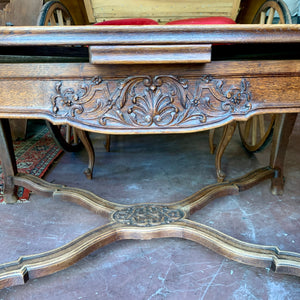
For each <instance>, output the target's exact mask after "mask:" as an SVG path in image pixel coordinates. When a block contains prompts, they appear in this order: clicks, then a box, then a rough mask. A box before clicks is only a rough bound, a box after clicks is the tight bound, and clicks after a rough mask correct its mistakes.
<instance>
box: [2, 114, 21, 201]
mask: <svg viewBox="0 0 300 300" xmlns="http://www.w3.org/2000/svg"><path fill="white" fill-rule="evenodd" d="M0 158H1V163H2V170H3V176H4V184H3V197H4V201H5V202H6V203H15V202H16V201H17V189H16V186H15V185H14V176H15V175H16V174H17V172H18V170H17V164H16V159H15V154H14V148H13V143H12V138H11V132H10V126H9V122H8V120H7V119H0Z"/></svg>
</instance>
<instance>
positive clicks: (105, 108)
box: [51, 75, 251, 128]
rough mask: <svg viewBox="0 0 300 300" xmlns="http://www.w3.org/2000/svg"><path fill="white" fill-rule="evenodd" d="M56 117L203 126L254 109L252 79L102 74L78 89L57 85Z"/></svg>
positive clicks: (135, 124) (122, 123)
mask: <svg viewBox="0 0 300 300" xmlns="http://www.w3.org/2000/svg"><path fill="white" fill-rule="evenodd" d="M55 91H56V94H55V95H53V96H52V98H51V101H52V106H53V112H54V114H56V115H59V116H63V117H67V118H71V119H76V120H79V121H82V122H84V123H92V124H93V125H94V126H102V127H109V128H122V127H126V128H153V127H163V128H173V127H191V126H200V125H201V124H202V123H207V122H209V121H215V120H216V119H217V120H222V119H225V118H226V117H228V116H230V115H232V114H245V113H247V112H248V111H249V110H251V93H250V92H249V82H248V81H247V80H246V79H242V80H241V81H240V82H239V84H238V85H236V84H233V85H228V84H227V82H226V81H225V80H221V79H215V78H213V77H212V76H203V77H201V78H198V79H191V80H190V81H188V80H185V79H181V78H178V77H176V76H172V75H158V76H154V77H152V76H147V75H145V76H131V77H128V78H125V79H123V80H120V81H116V80H106V81H104V80H102V79H101V78H100V77H99V76H96V77H94V78H92V80H90V81H87V82H83V83H81V84H80V85H79V87H78V88H77V90H75V89H73V88H66V89H63V88H62V82H58V83H57V84H56V87H55Z"/></svg>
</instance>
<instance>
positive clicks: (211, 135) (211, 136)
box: [208, 129, 216, 154]
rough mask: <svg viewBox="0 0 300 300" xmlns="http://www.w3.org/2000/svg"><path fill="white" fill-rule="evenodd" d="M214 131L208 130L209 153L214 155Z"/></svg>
mask: <svg viewBox="0 0 300 300" xmlns="http://www.w3.org/2000/svg"><path fill="white" fill-rule="evenodd" d="M214 135H215V129H211V130H209V135H208V141H209V152H210V154H214V152H215V148H216V145H215V144H214Z"/></svg>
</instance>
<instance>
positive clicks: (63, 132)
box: [37, 1, 82, 152]
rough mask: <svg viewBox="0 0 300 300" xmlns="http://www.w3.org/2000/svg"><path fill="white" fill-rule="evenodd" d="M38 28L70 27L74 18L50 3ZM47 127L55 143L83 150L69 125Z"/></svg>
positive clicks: (53, 3) (45, 8)
mask: <svg viewBox="0 0 300 300" xmlns="http://www.w3.org/2000/svg"><path fill="white" fill-rule="evenodd" d="M37 25H38V26H68V25H74V21H73V18H72V16H71V14H70V12H69V11H68V9H67V8H66V7H65V6H64V5H63V4H62V3H60V2H59V1H49V2H46V4H45V5H43V7H42V10H41V12H40V15H39V18H38V21H37ZM47 126H48V128H49V130H50V132H51V133H52V135H53V137H54V139H55V141H56V142H57V143H58V144H59V145H60V146H61V147H62V148H63V149H64V150H65V151H68V152H76V151H79V150H80V149H81V148H82V143H81V141H80V140H79V139H78V136H77V133H76V131H75V130H74V128H72V127H70V126H69V125H60V126H57V125H53V124H52V123H50V122H47Z"/></svg>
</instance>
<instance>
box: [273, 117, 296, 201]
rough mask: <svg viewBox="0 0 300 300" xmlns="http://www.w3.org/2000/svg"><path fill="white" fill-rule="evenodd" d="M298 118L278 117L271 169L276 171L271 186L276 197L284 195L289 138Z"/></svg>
mask: <svg viewBox="0 0 300 300" xmlns="http://www.w3.org/2000/svg"><path fill="white" fill-rule="evenodd" d="M296 118H297V114H296V113H292V114H280V115H278V116H277V117H276V121H275V128H274V134H273V143H272V150H271V157H270V167H271V168H273V169H275V171H276V173H275V176H274V178H273V179H272V185H271V191H272V194H274V195H281V194H282V193H283V186H284V176H283V164H284V159H285V154H286V150H287V146H288V141H289V137H290V135H291V133H292V130H293V128H294V124H295V121H296Z"/></svg>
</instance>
